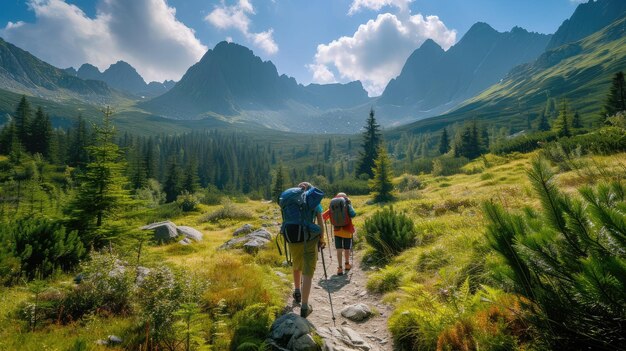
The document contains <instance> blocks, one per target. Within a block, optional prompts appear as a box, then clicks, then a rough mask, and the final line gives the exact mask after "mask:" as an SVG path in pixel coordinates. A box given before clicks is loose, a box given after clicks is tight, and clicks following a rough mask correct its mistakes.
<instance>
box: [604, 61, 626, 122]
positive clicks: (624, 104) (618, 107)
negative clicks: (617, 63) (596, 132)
mask: <svg viewBox="0 0 626 351" xmlns="http://www.w3.org/2000/svg"><path fill="white" fill-rule="evenodd" d="M621 111H626V81H624V72H617V73H615V76H613V80H612V82H611V87H610V88H609V95H608V96H607V98H606V102H605V103H604V108H603V109H602V116H603V119H604V120H606V118H607V117H611V116H614V115H615V114H616V113H618V112H621Z"/></svg>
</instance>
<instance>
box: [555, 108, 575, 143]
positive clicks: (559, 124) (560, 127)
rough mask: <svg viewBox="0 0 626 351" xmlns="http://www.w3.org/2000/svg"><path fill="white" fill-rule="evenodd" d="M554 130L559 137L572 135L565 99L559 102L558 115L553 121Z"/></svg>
mask: <svg viewBox="0 0 626 351" xmlns="http://www.w3.org/2000/svg"><path fill="white" fill-rule="evenodd" d="M554 130H555V131H556V133H557V135H558V136H560V137H569V136H572V132H571V130H570V119H569V111H568V108H567V102H566V101H563V103H562V104H561V110H560V112H559V117H558V118H557V120H556V123H554Z"/></svg>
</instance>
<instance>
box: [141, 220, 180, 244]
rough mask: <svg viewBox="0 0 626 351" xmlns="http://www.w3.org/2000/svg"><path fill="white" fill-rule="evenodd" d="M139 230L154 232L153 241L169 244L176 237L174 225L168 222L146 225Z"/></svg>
mask: <svg viewBox="0 0 626 351" xmlns="http://www.w3.org/2000/svg"><path fill="white" fill-rule="evenodd" d="M141 229H143V230H152V231H154V239H155V240H157V241H160V242H171V241H173V240H174V239H176V237H177V236H178V232H177V231H176V224H174V223H172V222H170V221H164V222H157V223H152V224H148V225H146V226H143V227H141Z"/></svg>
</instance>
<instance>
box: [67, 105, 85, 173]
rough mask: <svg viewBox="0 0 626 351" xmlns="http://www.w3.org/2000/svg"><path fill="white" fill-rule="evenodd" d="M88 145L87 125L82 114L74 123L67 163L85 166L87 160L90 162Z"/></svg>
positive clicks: (80, 166) (74, 165) (73, 165)
mask: <svg viewBox="0 0 626 351" xmlns="http://www.w3.org/2000/svg"><path fill="white" fill-rule="evenodd" d="M88 145H89V137H88V136H87V126H86V124H85V120H84V119H83V117H82V115H78V118H77V120H76V124H74V128H73V129H72V130H71V134H70V143H69V146H68V150H67V153H68V155H67V163H68V165H69V166H72V167H79V168H83V167H85V165H86V164H87V162H89V153H88V152H87V146H88Z"/></svg>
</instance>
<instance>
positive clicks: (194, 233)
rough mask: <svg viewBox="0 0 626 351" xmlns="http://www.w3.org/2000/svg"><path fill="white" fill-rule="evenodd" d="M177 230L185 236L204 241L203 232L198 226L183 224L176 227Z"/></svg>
mask: <svg viewBox="0 0 626 351" xmlns="http://www.w3.org/2000/svg"><path fill="white" fill-rule="evenodd" d="M176 230H177V231H178V233H179V234H181V235H184V236H185V238H188V239H191V240H193V241H202V237H203V234H202V232H201V231H199V230H198V229H196V228H192V227H187V226H183V225H181V226H178V227H176Z"/></svg>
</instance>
